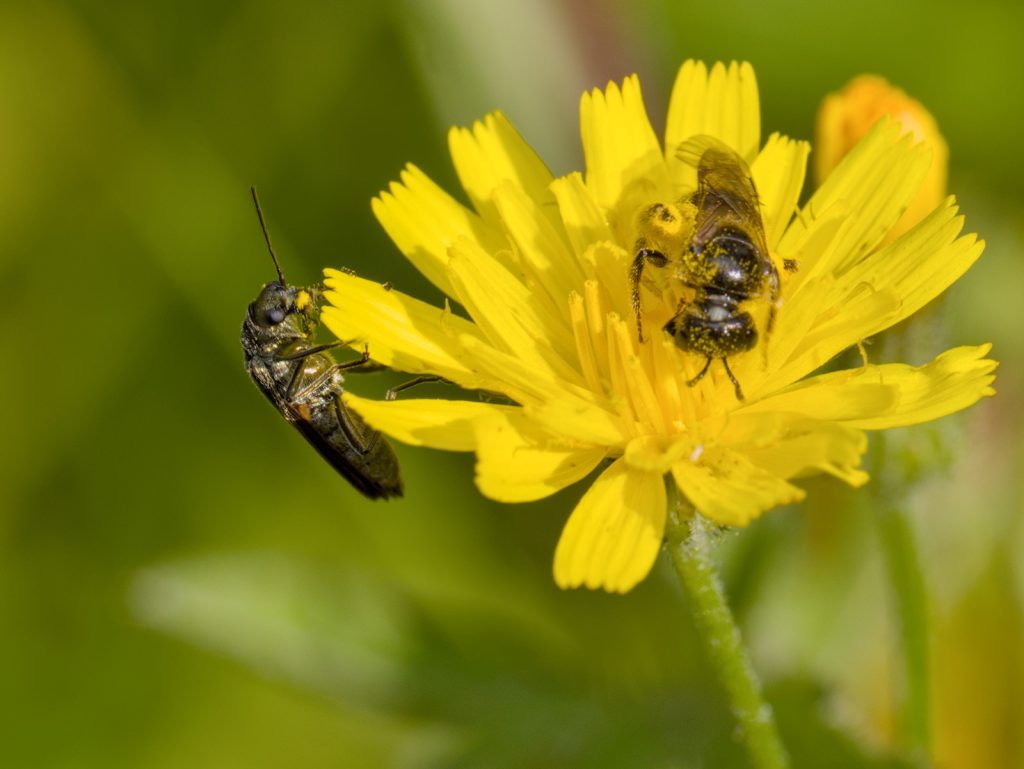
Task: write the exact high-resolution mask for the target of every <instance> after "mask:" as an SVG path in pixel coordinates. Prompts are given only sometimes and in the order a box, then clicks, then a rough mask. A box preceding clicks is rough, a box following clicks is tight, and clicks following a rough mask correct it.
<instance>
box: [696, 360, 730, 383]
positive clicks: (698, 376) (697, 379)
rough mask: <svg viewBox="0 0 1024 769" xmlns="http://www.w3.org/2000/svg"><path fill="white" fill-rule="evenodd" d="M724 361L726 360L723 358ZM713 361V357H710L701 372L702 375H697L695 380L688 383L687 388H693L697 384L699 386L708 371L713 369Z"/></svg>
mask: <svg viewBox="0 0 1024 769" xmlns="http://www.w3.org/2000/svg"><path fill="white" fill-rule="evenodd" d="M722 360H725V358H722ZM711 361H712V358H711V356H708V359H707V360H706V361H705V362H704V368H702V369H701V370H700V373H699V374H697V376H695V377H694V378H693V379H691V380H690V381H689V382H687V383H686V386H687V387H693V386H694V385H695V384H697V382H699V381H700V380H702V379H703V378H704V375H705V374H706V373H708V369H709V368H711Z"/></svg>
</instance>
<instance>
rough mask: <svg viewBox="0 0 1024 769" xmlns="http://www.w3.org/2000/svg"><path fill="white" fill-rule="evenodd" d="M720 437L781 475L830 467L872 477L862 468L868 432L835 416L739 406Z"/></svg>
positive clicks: (847, 475) (858, 478)
mask: <svg viewBox="0 0 1024 769" xmlns="http://www.w3.org/2000/svg"><path fill="white" fill-rule="evenodd" d="M720 441H721V442H722V443H723V445H727V446H729V447H730V448H732V449H735V450H736V451H739V452H742V453H743V454H744V455H745V456H746V457H747V458H748V459H749V460H750V461H751V462H753V463H754V464H755V465H757V466H758V467H760V468H761V469H763V470H767V471H768V472H769V473H771V474H772V475H776V476H778V477H780V478H793V477H795V476H799V475H806V474H810V473H812V472H825V473H829V474H830V475H834V476H835V477H837V478H841V479H842V480H844V481H846V482H847V483H849V484H850V485H852V486H860V485H862V484H864V483H865V482H866V481H867V480H868V475H867V473H865V472H864V471H863V470H861V469H860V462H861V456H862V455H863V454H864V451H865V450H866V449H867V437H866V436H865V435H864V433H863V432H862V431H861V430H857V429H854V428H852V427H849V426H847V425H842V424H838V423H836V422H829V421H823V420H819V419H810V418H808V417H806V416H804V415H803V414H797V413H792V412H782V411H766V412H760V413H758V412H740V413H734V414H733V415H732V419H731V420H730V421H729V425H728V427H727V428H726V430H725V432H724V433H723V434H722V435H721V437H720Z"/></svg>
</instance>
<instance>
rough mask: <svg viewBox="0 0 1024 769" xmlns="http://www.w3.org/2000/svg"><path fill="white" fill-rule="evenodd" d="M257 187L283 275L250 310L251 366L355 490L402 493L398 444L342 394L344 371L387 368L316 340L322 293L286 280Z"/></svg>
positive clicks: (246, 341) (246, 347)
mask: <svg viewBox="0 0 1024 769" xmlns="http://www.w3.org/2000/svg"><path fill="white" fill-rule="evenodd" d="M251 192H252V199H253V202H254V203H255V204H256V214H257V216H259V220H260V227H261V228H262V230H263V237H264V239H265V240H266V241H267V249H268V250H269V251H270V257H271V258H272V259H273V260H274V267H275V268H276V269H277V280H275V281H273V282H271V283H268V284H267V285H265V286H264V287H263V289H262V290H261V291H260V293H259V296H257V297H256V299H255V301H253V302H252V303H251V304H250V305H249V309H248V310H247V311H246V313H245V320H244V321H243V323H242V350H243V352H244V354H245V369H246V371H248V372H249V376H250V377H252V381H253V382H255V383H256V386H257V387H258V388H259V389H260V392H262V393H263V394H264V395H265V396H267V399H268V400H269V401H270V402H271V403H272V404H273V405H274V408H276V409H277V410H278V411H279V412H280V413H281V416H283V417H284V418H285V419H286V420H287V421H288V422H290V423H291V424H293V425H295V427H296V429H297V430H298V431H299V432H300V433H302V436H303V437H304V438H305V439H306V440H307V441H309V443H310V444H311V445H312V446H313V448H315V449H316V450H317V451H318V452H319V453H320V456H322V457H323V458H324V459H325V460H327V463H328V464H329V465H330V466H331V467H333V468H334V469H335V470H337V471H338V473H340V474H341V476H342V477H343V478H344V479H345V480H347V481H348V482H349V483H351V484H352V485H353V486H354V487H355V488H356V490H358V491H359V492H361V493H362V494H364V495H365V496H367V497H369V498H370V499H387V498H388V497H400V496H402V479H401V477H400V476H399V472H398V458H397V457H396V456H395V452H394V450H393V449H392V448H391V445H390V444H389V443H388V442H387V440H385V439H384V438H383V437H382V436H381V434H380V433H378V432H377V431H375V430H372V429H370V427H368V426H367V425H366V423H365V422H364V421H363V420H362V418H361V417H360V416H359V415H358V414H356V413H355V412H353V411H350V410H349V409H348V407H346V406H345V403H344V401H343V400H342V399H341V395H342V393H343V392H344V389H343V387H342V385H343V383H344V381H345V378H344V376H343V375H342V372H343V371H350V372H356V371H363V372H367V371H375V370H379V369H380V368H381V366H380V365H379V364H377V363H374V362H373V361H371V360H370V354H369V352H368V351H367V350H364V352H363V354H362V356H361V357H360V358H359V359H357V360H354V361H350V362H348V363H337V362H335V360H334V359H333V358H332V357H331V356H330V355H329V354H328V352H327V351H328V350H331V349H333V348H335V347H341V346H342V345H343V344H344V343H343V342H330V343H327V344H315V343H314V336H315V334H316V329H317V326H318V325H319V301H320V293H321V290H320V288H318V287H311V288H298V287H296V286H292V285H289V284H288V282H287V281H285V279H284V275H283V274H282V272H281V265H280V263H279V262H278V260H277V255H276V254H275V253H274V247H273V246H272V245H271V243H270V233H269V232H268V231H267V225H266V222H265V221H264V219H263V211H262V209H261V208H260V203H259V199H258V198H257V197H256V189H255V188H252V189H251Z"/></svg>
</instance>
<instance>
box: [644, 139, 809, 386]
mask: <svg viewBox="0 0 1024 769" xmlns="http://www.w3.org/2000/svg"><path fill="white" fill-rule="evenodd" d="M677 157H679V158H680V159H681V160H683V161H685V162H687V163H690V164H691V165H693V166H695V167H696V169H697V190H696V191H695V192H694V193H693V194H692V195H690V196H689V197H688V198H685V199H683V200H682V201H680V202H679V204H678V205H672V204H664V203H655V204H654V205H652V206H650V207H648V208H647V209H645V210H644V211H642V212H641V215H640V217H639V221H638V224H639V229H640V231H641V236H640V237H639V238H638V239H637V247H636V258H635V259H634V260H633V265H632V268H631V269H630V284H631V287H632V304H633V312H634V314H635V315H636V322H637V332H638V336H639V338H640V341H641V342H642V341H643V329H642V325H641V309H640V279H641V276H642V273H643V269H644V266H645V265H646V264H651V265H653V266H655V267H659V268H661V267H666V266H669V265H670V264H671V265H672V267H673V269H674V275H675V276H676V277H677V278H679V280H680V281H681V282H682V284H683V285H684V286H686V287H688V288H690V289H693V297H692V299H690V300H688V301H683V302H682V303H681V304H680V306H679V308H678V311H677V313H676V315H675V316H673V317H672V318H671V319H670V320H669V321H668V322H667V323H666V324H665V325H664V327H663V329H664V330H665V331H667V332H668V333H669V334H671V335H672V338H673V339H674V340H675V343H676V344H677V345H678V346H679V347H680V349H683V350H685V351H687V352H693V353H697V354H699V355H703V356H705V358H706V360H705V362H704V367H703V368H702V369H701V370H700V372H699V373H698V374H697V375H696V376H695V377H693V378H692V379H691V380H689V381H688V382H687V385H689V386H690V387H693V386H694V385H696V384H697V383H698V382H699V381H700V380H701V379H703V378H704V376H705V374H707V372H708V369H709V368H710V367H711V362H712V361H713V360H714V359H715V358H720V359H721V361H722V366H723V367H724V368H725V373H726V374H727V375H728V376H729V381H731V382H732V384H733V387H734V388H735V391H736V398H737V399H738V400H743V389H742V388H741V387H740V383H739V381H738V380H737V379H736V377H735V375H734V374H733V373H732V369H730V368H729V356H730V355H736V354H738V353H741V352H746V351H747V350H751V349H753V348H754V347H755V346H756V345H757V341H758V331H757V326H756V325H755V323H754V318H753V316H751V314H750V313H749V312H747V311H746V310H745V309H743V307H742V305H743V303H744V302H746V301H747V300H749V299H758V298H762V297H765V296H766V297H767V298H768V300H769V305H768V318H767V320H766V322H765V334H766V335H767V334H769V333H771V330H772V327H773V325H774V323H775V312H776V306H777V304H778V301H779V272H778V270H777V269H776V267H775V263H774V262H773V261H772V260H771V257H770V256H769V254H768V246H767V243H766V241H765V234H764V223H763V222H762V220H761V211H760V203H759V200H758V197H757V190H756V188H755V187H754V180H753V179H752V178H751V175H750V170H749V169H748V168H747V164H746V163H745V162H744V161H743V159H742V158H741V157H740V156H739V155H738V154H736V152H734V151H733V150H732V149H730V148H729V147H727V146H726V145H724V144H722V143H721V142H719V141H717V140H715V139H713V138H711V137H708V136H699V137H695V138H693V139H690V140H689V141H687V142H685V143H684V144H683V145H682V146H681V147H680V148H679V152H678V153H677ZM785 268H786V269H787V270H790V271H792V270H795V269H796V262H794V261H791V260H786V261H785Z"/></svg>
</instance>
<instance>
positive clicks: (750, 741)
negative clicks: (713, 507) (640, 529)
mask: <svg viewBox="0 0 1024 769" xmlns="http://www.w3.org/2000/svg"><path fill="white" fill-rule="evenodd" d="M675 497H676V504H675V505H673V509H672V511H671V512H670V516H669V518H670V523H669V531H668V536H669V548H670V551H671V553H672V564H673V566H675V570H676V573H677V574H678V575H679V581H680V582H681V583H682V585H683V589H684V590H685V591H686V594H687V596H688V597H689V600H690V606H691V607H692V609H693V617H694V620H695V622H696V625H697V629H698V631H699V633H700V636H701V638H702V639H703V642H704V649H705V651H706V652H707V656H708V659H709V661H710V662H711V665H712V667H713V668H714V670H715V673H716V674H717V676H718V679H719V681H720V682H721V684H722V687H723V688H724V689H725V692H726V695H727V697H728V699H729V704H730V708H731V710H732V713H733V716H734V717H735V718H736V721H737V725H738V727H739V730H738V734H739V739H740V740H741V741H742V742H743V745H744V747H745V748H746V750H747V755H748V756H749V757H750V761H751V765H752V766H754V767H756V769H786V768H787V767H788V766H789V758H788V756H787V755H786V750H785V748H784V747H783V746H782V741H781V740H780V739H779V733H778V729H777V728H776V726H775V716H774V714H773V713H772V708H771V706H770V705H769V704H768V703H767V702H766V701H765V699H764V695H763V694H762V692H761V682H760V681H759V680H758V678H757V674H756V673H755V672H754V669H753V667H752V666H751V664H750V659H749V658H748V656H747V652H746V649H745V648H744V647H743V641H742V639H741V638H740V631H739V628H738V627H737V626H736V621H735V620H734V619H733V615H732V611H730V609H729V604H728V602H727V600H726V597H725V591H724V590H723V589H722V584H721V581H720V580H719V578H718V572H717V571H716V569H715V565H714V562H713V561H712V558H711V554H710V552H709V551H710V538H711V535H712V533H713V532H712V526H711V524H709V523H708V522H706V521H705V520H704V519H703V518H701V517H700V515H698V514H697V513H695V512H693V510H692V508H690V507H689V506H688V504H687V503H686V502H685V500H683V498H682V496H681V495H679V493H678V492H676V494H675Z"/></svg>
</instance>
